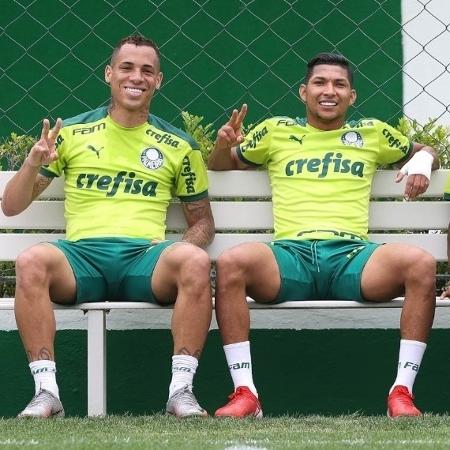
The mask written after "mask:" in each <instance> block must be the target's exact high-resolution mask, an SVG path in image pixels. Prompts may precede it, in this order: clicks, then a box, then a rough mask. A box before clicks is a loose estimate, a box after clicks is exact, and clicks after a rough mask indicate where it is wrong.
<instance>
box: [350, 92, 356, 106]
mask: <svg viewBox="0 0 450 450" xmlns="http://www.w3.org/2000/svg"><path fill="white" fill-rule="evenodd" d="M355 102H356V91H355V90H354V89H352V92H351V95H350V106H351V105H353V104H354V103H355Z"/></svg>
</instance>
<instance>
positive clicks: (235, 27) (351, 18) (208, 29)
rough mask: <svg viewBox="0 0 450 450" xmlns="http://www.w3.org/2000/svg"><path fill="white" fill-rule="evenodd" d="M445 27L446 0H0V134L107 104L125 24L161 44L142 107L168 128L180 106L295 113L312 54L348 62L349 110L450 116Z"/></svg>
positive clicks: (392, 117) (209, 111) (255, 115)
mask: <svg viewBox="0 0 450 450" xmlns="http://www.w3.org/2000/svg"><path fill="white" fill-rule="evenodd" d="M449 24H450V8H449V7H448V0H403V1H400V0H315V1H308V0H297V1H295V0H227V1H223V0H166V1H164V0H159V1H155V0H153V1H152V0H95V1H91V0H2V1H0V54H1V55H2V60H1V70H0V92H1V101H0V137H4V136H7V135H9V133H10V132H16V133H18V134H32V135H37V134H38V133H39V131H40V124H41V121H42V119H43V118H44V117H51V118H53V119H55V118H56V117H63V118H64V117H70V116H73V115H76V114H78V113H80V112H83V111H85V110H89V109H93V108H96V107H98V106H100V105H103V104H105V103H106V102H107V101H108V97H109V89H108V86H106V85H105V83H104V80H103V72H104V66H105V65H106V64H107V63H108V61H109V57H110V54H111V50H112V48H113V47H114V46H115V44H116V43H117V42H118V41H119V40H120V38H122V37H123V36H126V35H128V34H131V33H134V32H139V33H142V34H144V35H145V36H147V37H151V38H152V39H154V40H155V41H156V42H157V43H158V45H159V46H160V48H161V52H162V56H163V58H162V70H163V72H164V82H163V87H162V90H161V91H160V92H159V93H158V95H157V97H156V98H155V99H154V101H153V104H152V112H154V113H155V114H156V115H159V116H161V117H164V118H165V119H166V120H169V121H171V122H173V123H174V124H175V125H178V126H180V125H181V123H182V122H181V111H188V112H190V113H191V114H195V115H200V116H204V117H205V121H206V122H208V123H210V122H211V123H213V124H214V126H215V127H218V126H220V124H221V123H222V122H223V121H224V120H225V119H226V118H227V117H228V115H229V112H230V110H231V109H232V108H234V107H238V106H239V105H240V104H241V103H243V102H246V103H248V104H249V108H250V109H249V115H248V122H249V123H255V122H257V121H259V120H261V119H262V118H265V117H267V116H269V115H291V116H299V115H300V116H301V115H303V114H304V110H303V105H302V104H301V103H300V101H299V99H298V86H299V84H300V83H301V81H302V79H303V75H304V70H305V62H306V61H307V60H309V59H310V58H311V57H312V56H314V55H315V54H316V53H318V52H319V51H337V52H341V53H343V54H344V55H346V56H347V57H348V58H349V59H350V60H351V62H352V63H353V65H354V67H355V68H356V82H355V85H356V86H355V87H356V89H357V91H358V101H357V104H356V105H355V107H354V108H353V109H352V111H351V118H357V117H359V116H371V117H374V116H375V117H378V118H380V119H383V120H386V121H389V122H391V123H393V124H395V123H396V122H397V120H398V118H400V117H401V116H402V115H403V114H406V115H407V116H408V117H410V118H413V119H417V120H418V121H419V122H424V121H426V120H427V119H428V118H436V119H437V120H438V121H439V122H440V123H443V124H448V123H449V122H450V121H449V108H450V106H449V105H450V89H449V86H450V73H449V59H450V53H449V52H448V48H450V31H449V27H450V25H449Z"/></svg>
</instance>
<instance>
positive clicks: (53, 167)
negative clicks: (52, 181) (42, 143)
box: [40, 128, 67, 178]
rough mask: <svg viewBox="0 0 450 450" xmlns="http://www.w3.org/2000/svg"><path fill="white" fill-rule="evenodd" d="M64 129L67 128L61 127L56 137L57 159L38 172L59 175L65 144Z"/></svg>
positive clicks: (62, 166)
mask: <svg viewBox="0 0 450 450" xmlns="http://www.w3.org/2000/svg"><path fill="white" fill-rule="evenodd" d="M66 131H67V128H66V129H64V128H63V129H62V130H61V131H60V132H59V135H58V138H57V139H56V152H57V153H58V159H57V160H56V161H53V162H52V163H51V164H49V165H48V166H44V167H42V168H41V170H40V173H41V174H42V175H44V176H45V177H52V178H53V177H60V176H61V175H62V173H63V171H64V167H65V154H66V145H67V133H66Z"/></svg>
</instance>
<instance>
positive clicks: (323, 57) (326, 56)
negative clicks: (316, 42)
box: [305, 52, 353, 87]
mask: <svg viewBox="0 0 450 450" xmlns="http://www.w3.org/2000/svg"><path fill="white" fill-rule="evenodd" d="M320 64H327V65H332V66H340V67H342V68H344V69H345V70H346V71H347V76H348V81H349V82H350V86H351V87H353V69H352V68H351V66H350V62H349V60H348V59H347V58H346V57H345V56H343V55H341V54H339V53H328V52H324V53H318V54H317V55H316V56H314V58H312V59H311V60H310V61H309V62H308V69H307V70H306V75H305V84H308V81H309V79H310V78H311V75H312V72H313V70H314V67H316V66H318V65H320Z"/></svg>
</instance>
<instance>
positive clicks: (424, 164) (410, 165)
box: [400, 150, 434, 180]
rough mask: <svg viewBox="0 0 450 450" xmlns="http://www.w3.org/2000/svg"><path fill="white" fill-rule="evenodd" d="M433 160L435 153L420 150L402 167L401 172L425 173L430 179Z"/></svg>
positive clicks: (407, 173)
mask: <svg viewBox="0 0 450 450" xmlns="http://www.w3.org/2000/svg"><path fill="white" fill-rule="evenodd" d="M433 160H434V158H433V155H431V154H430V153H428V152H427V151H425V150H420V151H418V152H417V153H415V154H414V156H413V157H412V158H411V159H410V160H409V161H408V162H407V163H406V164H405V165H404V166H403V167H402V168H401V169H400V172H401V173H403V174H404V175H424V176H426V177H427V178H428V180H429V179H430V177H431V166H432V165H433Z"/></svg>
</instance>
